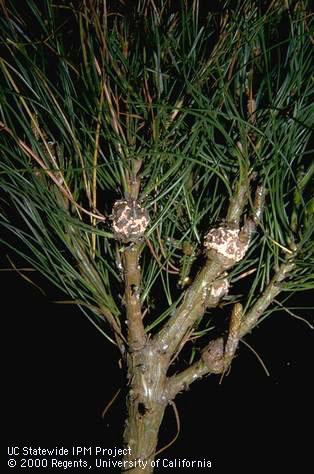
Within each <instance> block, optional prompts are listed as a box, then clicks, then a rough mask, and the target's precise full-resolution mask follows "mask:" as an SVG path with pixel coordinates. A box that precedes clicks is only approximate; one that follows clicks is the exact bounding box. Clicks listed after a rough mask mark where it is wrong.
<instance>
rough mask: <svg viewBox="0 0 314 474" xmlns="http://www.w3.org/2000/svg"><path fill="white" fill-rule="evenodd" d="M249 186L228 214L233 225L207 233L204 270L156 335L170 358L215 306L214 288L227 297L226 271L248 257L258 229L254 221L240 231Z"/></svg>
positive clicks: (242, 189)
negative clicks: (255, 231) (223, 279)
mask: <svg viewBox="0 0 314 474" xmlns="http://www.w3.org/2000/svg"><path fill="white" fill-rule="evenodd" d="M248 183H249V179H247V180H243V181H242V182H241V181H240V182H239V183H238V186H237V189H236V191H235V193H234V195H233V197H232V199H231V201H230V207H229V211H228V214H227V216H228V219H229V222H228V223H227V225H226V227H225V228H218V229H212V230H211V231H210V232H209V233H208V234H207V237H206V239H205V246H207V247H208V250H207V260H206V263H205V265H204V267H203V268H202V269H201V271H200V272H199V273H198V275H197V276H196V278H195V280H194V282H193V283H192V284H191V286H190V287H189V288H188V289H187V290H186V294H185V297H184V300H183V302H182V304H181V305H180V306H179V308H178V309H177V310H176V311H175V313H174V314H173V316H172V317H171V318H170V319H169V320H168V322H167V323H166V324H165V326H164V327H163V328H162V329H161V330H160V331H159V333H158V334H157V335H156V336H155V341H156V343H157V344H158V345H159V346H160V347H161V348H162V350H163V352H167V354H168V355H169V356H170V357H171V356H172V355H173V354H174V353H175V352H176V350H177V348H178V347H179V345H180V342H181V340H183V339H184V337H185V335H186V334H187V333H188V332H189V331H190V330H191V328H192V327H193V325H194V324H195V323H196V322H197V321H198V320H199V319H200V318H201V316H202V315H203V314H204V312H205V310H206V308H207V307H208V306H212V301H211V298H212V296H213V295H212V296H211V291H212V289H213V291H214V292H215V291H218V293H219V292H220V291H221V293H222V295H223V293H225V292H224V290H223V288H224V287H225V284H224V283H222V276H224V277H225V272H226V271H227V270H229V269H231V268H232V267H233V265H234V264H235V263H236V262H238V261H240V260H242V259H243V257H244V256H245V253H246V251H247V249H248V246H249V242H250V238H251V233H252V231H253V229H254V228H255V224H254V222H253V220H249V219H248V220H247V222H246V224H245V225H244V226H243V228H242V229H241V231H240V229H239V221H240V216H241V215H242V213H243V210H244V208H245V206H246V204H247V201H248V186H249V184H248ZM259 192H260V189H259V188H258V193H259ZM258 205H259V208H258V209H255V210H254V213H255V214H256V213H258V214H260V213H261V209H260V208H261V206H263V202H258ZM206 240H207V242H206ZM229 252H231V253H229ZM215 286H216V287H215ZM220 289H221V290H220ZM218 301H219V299H218Z"/></svg>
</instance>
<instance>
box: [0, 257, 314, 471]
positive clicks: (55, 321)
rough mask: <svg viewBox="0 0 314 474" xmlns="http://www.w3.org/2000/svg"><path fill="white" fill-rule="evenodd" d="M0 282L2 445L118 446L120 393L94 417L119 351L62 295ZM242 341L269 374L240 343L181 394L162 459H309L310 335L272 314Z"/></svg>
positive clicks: (233, 463)
mask: <svg viewBox="0 0 314 474" xmlns="http://www.w3.org/2000/svg"><path fill="white" fill-rule="evenodd" d="M3 255H4V254H3V253H2V256H3ZM1 263H2V265H1V267H2V268H3V267H4V266H5V259H4V258H2V260H1ZM6 266H7V265H6ZM0 283H1V286H0V288H1V295H2V305H1V306H2V311H1V313H2V329H3V330H2V341H3V343H4V344H3V348H4V353H3V359H2V361H3V362H4V364H3V365H4V372H5V375H4V380H3V385H2V386H3V388H4V392H5V400H4V402H3V404H2V409H3V413H4V418H5V427H4V430H3V432H4V433H5V435H6V441H5V446H4V448H5V449H6V444H8V445H21V446H41V447H47V446H50V447H53V446H65V447H67V446H73V445H74V446H75V445H85V446H90V445H100V446H103V447H113V446H118V447H119V446H122V442H121V436H122V431H123V428H122V426H123V420H124V416H125V411H124V400H123V396H122V395H121V396H120V397H119V398H118V399H117V401H116V402H115V403H114V405H113V406H112V408H111V409H110V411H109V412H108V414H107V416H106V417H105V419H104V420H102V419H101V416H100V414H101V412H102V410H103V408H104V407H105V405H106V404H107V402H108V401H109V400H110V399H111V397H112V396H113V395H114V393H115V392H116V390H117V389H118V388H119V387H120V386H121V384H123V381H124V378H123V374H122V373H121V371H120V370H119V368H118V364H117V361H118V356H119V355H118V352H117V351H116V349H115V348H114V347H113V346H111V345H110V344H109V343H108V342H107V341H106V340H105V339H104V337H103V336H102V335H101V334H99V333H98V332H97V330H96V329H95V328H94V327H93V326H92V325H91V324H90V323H89V322H88V320H87V319H86V318H85V317H84V315H83V314H81V312H80V311H79V310H78V309H76V308H75V307H72V306H68V305H67V306H65V305H63V306H62V305H57V304H55V303H53V302H52V300H53V299H54V298H56V297H59V299H60V298H61V297H62V296H61V295H58V294H56V293H55V291H54V290H53V289H52V288H50V287H49V285H47V286H46V287H45V290H46V292H47V296H42V295H41V294H40V292H39V291H38V290H37V289H36V288H34V287H32V286H30V285H29V284H27V283H26V282H25V281H24V280H23V279H21V278H20V277H19V276H18V275H16V274H15V273H14V272H0ZM309 296H310V295H309V294H308V295H307V297H309ZM302 303H303V304H305V303H306V302H305V295H302ZM309 303H310V302H309ZM310 312H311V310H309V313H310ZM246 340H247V341H248V342H249V343H250V344H251V345H253V346H254V348H255V350H257V351H258V353H259V354H260V355H261V356H262V358H263V360H264V362H265V364H266V365H267V367H268V369H269V371H270V373H271V376H270V377H267V376H266V374H265V372H264V371H263V369H262V367H261V366H260V364H259V363H258V361H257V360H256V358H255V356H254V355H253V354H252V353H251V352H250V351H249V350H248V349H247V348H246V347H245V346H243V345H242V346H241V347H240V350H239V352H238V357H237V358H236V360H235V361H234V363H233V365H232V371H231V373H230V375H229V376H228V377H225V378H224V380H223V381H222V383H221V384H219V378H218V377H215V376H211V377H209V378H206V379H204V380H202V381H201V382H198V383H196V384H195V385H194V386H192V387H191V389H190V391H188V392H185V393H184V394H182V395H180V396H179V397H178V399H177V400H176V404H177V408H178V410H179V413H180V418H181V425H182V426H181V433H180V436H179V439H178V440H177V442H176V443H175V444H174V445H173V446H172V447H170V448H169V449H168V450H167V451H165V452H164V453H162V454H161V456H164V457H167V458H169V459H171V458H175V457H180V458H187V459H203V458H207V459H210V460H211V461H212V462H213V469H212V470H213V471H214V472H217V473H218V472H224V471H225V469H226V468H228V469H229V468H235V469H242V470H244V471H249V470H250V471H255V468H256V467H261V468H265V470H266V469H267V470H268V469H269V470H273V469H282V468H283V467H284V466H285V467H291V468H292V467H294V468H296V469H298V470H300V469H301V471H302V468H301V466H302V465H303V466H304V467H305V466H310V465H311V450H310V443H311V440H310V432H311V430H312V424H313V415H312V413H311V410H312V409H313V403H312V397H313V389H312V382H313V368H312V366H313V340H312V331H311V330H310V329H309V328H308V327H307V326H306V325H304V324H303V323H302V322H300V321H297V320H295V319H293V318H291V317H289V316H288V315H287V314H286V313H274V314H273V316H272V317H271V318H269V319H268V320H266V321H265V322H264V323H262V324H261V326H260V327H259V328H258V329H256V330H255V332H254V333H253V334H252V335H250V336H248V337H247V339H246ZM174 420H175V418H174V414H173V412H172V410H171V409H170V408H169V409H168V410H167V413H166V417H165V420H164V423H163V427H162V430H161V436H160V447H161V446H162V445H163V444H166V443H167V442H168V441H169V440H170V439H171V438H172V437H173V436H174V434H175V432H176V425H175V421H174ZM307 430H309V431H307Z"/></svg>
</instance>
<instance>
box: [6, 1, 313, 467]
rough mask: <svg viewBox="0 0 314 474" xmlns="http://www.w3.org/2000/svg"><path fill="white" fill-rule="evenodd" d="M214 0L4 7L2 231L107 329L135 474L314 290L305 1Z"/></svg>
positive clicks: (31, 3) (46, 3)
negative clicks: (257, 336)
mask: <svg viewBox="0 0 314 474" xmlns="http://www.w3.org/2000/svg"><path fill="white" fill-rule="evenodd" d="M210 5H211V2H205V1H199V0H191V1H188V0H185V1H182V2H175V1H172V0H168V1H167V0H137V1H135V2H125V1H122V0H121V1H118V0H116V1H111V0H82V1H81V2H77V3H76V2H75V3H69V2H65V1H60V2H59V3H55V2H52V1H51V0H44V1H42V2H36V1H35V0H34V1H33V0H27V1H26V2H15V1H14V0H9V1H7V2H2V5H1V14H2V16H1V29H0V31H1V42H2V49H1V57H0V65H1V68H0V71H1V72H0V74H1V103H0V132H1V133H0V150H1V175H0V180H1V189H2V197H3V199H2V204H1V214H0V221H1V225H2V230H3V233H2V238H1V241H2V242H5V243H6V245H7V246H8V247H9V248H11V250H12V251H14V252H16V253H17V254H19V256H20V257H21V258H22V259H24V260H25V261H26V262H28V264H30V265H31V266H32V268H34V269H36V270H37V271H38V272H39V273H41V274H44V275H45V277H46V278H47V279H48V280H50V282H52V283H53V284H54V285H56V286H57V287H58V288H59V289H61V290H62V291H63V292H64V293H65V294H66V295H67V298H70V299H71V300H72V301H73V302H74V303H75V304H77V306H78V307H79V308H80V309H81V310H82V311H83V312H84V314H85V315H86V316H87V318H89V320H90V321H91V322H92V323H93V324H94V325H95V326H96V327H97V328H98V329H99V331H101V333H102V334H103V335H104V337H106V338H107V340H108V341H110V343H112V344H115V345H116V346H117V348H118V350H119V352H120V356H121V360H122V363H123V366H124V369H125V372H126V385H127V386H128V388H129V392H128V397H127V420H126V424H125V428H124V441H125V444H126V445H127V446H129V447H130V453H131V454H127V455H126V457H125V461H126V465H127V466H128V467H131V468H132V466H133V465H135V464H136V461H138V460H141V461H147V467H146V468H145V470H143V469H142V468H139V467H138V466H137V467H134V468H132V469H130V470H129V472H130V473H137V472H147V473H149V472H152V468H151V466H150V462H151V461H152V460H153V459H154V456H155V453H156V446H157V440H158V431H159V427H160V425H161V422H162V419H163V415H164V411H165V408H166V407H167V405H169V404H172V405H173V406H174V402H173V400H174V399H175V397H176V396H177V394H178V393H180V392H182V391H184V390H186V389H187V388H189V386H190V385H191V384H192V383H193V382H195V381H197V380H198V379H201V378H203V377H206V376H208V375H209V374H218V375H219V376H220V377H221V376H223V375H225V374H227V373H228V371H229V370H230V367H231V364H232V360H233V358H234V356H235V354H236V352H237V348H238V345H239V341H240V340H242V338H245V336H246V335H247V334H248V333H250V332H251V331H252V330H253V329H254V328H255V327H256V326H257V325H258V324H260V323H261V322H262V321H263V319H264V318H266V317H268V316H270V315H271V313H273V312H275V311H277V310H278V309H285V310H286V311H289V310H288V309H287V308H288V306H287V304H288V300H289V298H290V297H291V296H292V295H293V294H295V293H296V292H305V291H307V290H310V289H313V287H314V266H313V263H314V252H313V230H314V220H313V213H314V197H313V173H314V162H313V160H312V159H311V153H312V150H311V144H310V138H311V127H312V126H313V115H314V111H313V106H312V103H313V82H312V80H311V66H312V63H311V46H312V43H313V37H312V36H311V34H310V31H311V16H310V14H309V2H308V1H307V0H304V1H294V2H292V1H280V0H275V1H272V2H256V1H253V0H247V1H241V2H240V1H231V0H225V1H220V2H216V4H215V5H216V7H215V8H214V7H213V6H210ZM16 242H18V243H19V244H18V246H16V245H15V243H16ZM237 281H243V282H245V285H243V291H242V290H241V293H240V294H239V292H238V293H236V292H234V291H233V289H234V287H235V283H236V282H237ZM237 288H239V287H237ZM217 308H219V311H220V313H223V314H224V318H225V321H224V322H225V323H226V326H225V328H222V324H221V321H218V320H217V317H216V311H217ZM183 349H184V351H185V352H184V353H185V360H188V363H186V366H185V367H184V368H182V361H180V354H181V353H182V350H183ZM186 354H188V358H187V356H186ZM178 361H179V362H180V364H179V365H178ZM132 463H133V464H132Z"/></svg>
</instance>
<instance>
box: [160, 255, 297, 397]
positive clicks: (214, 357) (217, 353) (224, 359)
mask: <svg viewBox="0 0 314 474" xmlns="http://www.w3.org/2000/svg"><path fill="white" fill-rule="evenodd" d="M295 257H296V255H294V257H292V258H291V257H290V258H289V259H288V260H287V261H286V262H284V263H283V264H282V265H281V266H280V268H279V269H278V271H277V272H276V273H275V275H274V277H273V278H272V280H271V282H270V283H269V285H268V286H267V288H266V290H265V291H264V293H263V294H262V295H261V296H260V297H259V298H258V300H257V301H256V303H255V304H254V305H253V307H252V308H251V309H250V310H249V311H248V313H247V314H246V315H245V316H244V317H243V315H242V305H240V304H238V303H236V304H235V305H234V308H233V311H232V315H231V318H230V325H229V332H228V337H227V341H226V343H225V344H224V342H223V339H222V338H221V337H219V338H217V339H215V340H213V341H211V342H210V343H209V344H208V345H207V347H205V349H204V350H203V351H202V354H201V358H200V359H199V360H198V361H197V362H195V363H194V364H192V365H191V366H190V367H188V368H187V369H185V370H184V371H182V372H181V373H179V374H176V375H174V376H172V377H170V378H169V380H168V385H167V387H168V388H167V390H168V393H169V396H170V397H171V398H174V397H175V396H176V395H177V393H178V392H180V391H182V390H186V389H187V388H188V387H189V386H190V385H191V384H192V383H193V382H195V381H196V380H198V379H200V378H202V377H204V376H205V375H209V374H222V373H224V372H225V371H226V369H227V368H228V367H229V365H230V364H231V362H232V359H233V357H234V355H235V353H236V350H237V347H238V344H239V341H240V339H241V338H242V337H244V336H245V335H246V334H247V333H249V332H250V331H251V330H252V329H253V328H254V326H255V325H256V324H257V323H258V320H259V318H260V317H261V316H262V314H263V313H264V312H265V311H266V309H267V308H268V307H269V306H270V305H271V304H272V303H273V302H274V300H275V298H276V296H277V295H278V294H279V293H280V291H281V283H282V282H283V281H284V280H285V279H286V278H287V277H288V276H289V275H290V274H291V272H292V271H293V268H294V266H295V264H294V261H293V260H294V258H295Z"/></svg>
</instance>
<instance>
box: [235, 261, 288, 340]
mask: <svg viewBox="0 0 314 474" xmlns="http://www.w3.org/2000/svg"><path fill="white" fill-rule="evenodd" d="M293 260H294V259H293V257H292V258H291V257H290V258H289V259H288V260H287V261H286V262H284V263H282V264H281V266H280V267H279V269H278V271H277V272H276V273H275V275H274V276H273V278H272V280H271V281H270V283H269V284H268V286H267V287H266V289H265V291H264V292H263V294H262V295H261V296H260V297H259V298H258V300H257V301H256V303H255V304H254V305H253V307H252V308H251V309H250V310H249V312H248V313H246V315H245V316H244V319H243V321H242V324H241V328H240V334H239V336H240V337H243V336H245V334H247V333H248V332H250V331H251V330H252V329H253V327H254V326H255V325H256V324H257V323H258V320H259V318H260V317H261V315H262V314H263V313H264V312H265V311H266V309H267V308H268V306H269V305H270V304H271V303H272V302H273V301H274V299H275V298H276V296H277V295H278V294H279V293H280V291H281V282H282V281H283V280H284V279H285V278H287V276H288V275H289V274H290V273H291V271H292V270H293V268H294V266H295V264H294V261H293Z"/></svg>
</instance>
